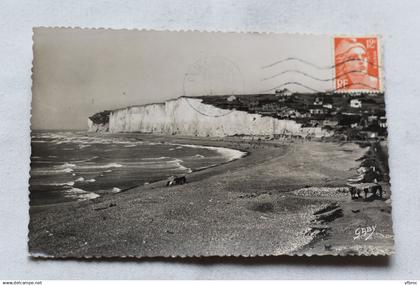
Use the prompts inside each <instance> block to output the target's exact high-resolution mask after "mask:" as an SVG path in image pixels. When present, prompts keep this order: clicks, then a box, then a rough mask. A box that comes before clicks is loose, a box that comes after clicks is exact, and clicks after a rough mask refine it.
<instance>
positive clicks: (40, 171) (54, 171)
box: [31, 168, 74, 175]
mask: <svg viewBox="0 0 420 285" xmlns="http://www.w3.org/2000/svg"><path fill="white" fill-rule="evenodd" d="M73 171H74V170H73V169H72V168H64V169H48V168H47V169H43V168H41V169H32V170H31V174H33V175H52V174H62V173H71V172H73Z"/></svg>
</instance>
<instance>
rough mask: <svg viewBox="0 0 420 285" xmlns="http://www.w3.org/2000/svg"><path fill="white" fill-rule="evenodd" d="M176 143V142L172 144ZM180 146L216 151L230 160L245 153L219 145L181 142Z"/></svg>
mask: <svg viewBox="0 0 420 285" xmlns="http://www.w3.org/2000/svg"><path fill="white" fill-rule="evenodd" d="M174 145H178V144H174ZM181 146H184V147H189V148H201V149H203V148H204V149H209V150H214V151H216V152H218V153H219V154H220V155H222V156H223V157H224V158H225V159H226V160H227V161H226V162H230V161H233V160H236V159H239V158H242V157H244V156H245V155H246V154H247V153H246V152H244V151H240V150H237V149H232V148H226V147H220V146H205V145H193V144H182V145H181Z"/></svg>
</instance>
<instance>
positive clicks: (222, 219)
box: [29, 134, 390, 257]
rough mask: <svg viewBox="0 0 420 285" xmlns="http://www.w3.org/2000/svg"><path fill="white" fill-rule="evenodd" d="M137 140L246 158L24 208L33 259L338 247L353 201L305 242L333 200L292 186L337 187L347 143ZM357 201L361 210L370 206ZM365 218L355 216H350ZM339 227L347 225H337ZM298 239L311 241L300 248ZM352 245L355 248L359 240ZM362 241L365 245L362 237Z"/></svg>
mask: <svg viewBox="0 0 420 285" xmlns="http://www.w3.org/2000/svg"><path fill="white" fill-rule="evenodd" d="M124 135H125V134H124ZM132 135H133V136H137V137H138V138H140V139H141V138H142V137H144V135H138V134H132ZM147 137H148V138H149V139H152V140H155V141H159V140H165V141H166V142H172V143H182V142H186V141H187V142H188V144H191V143H194V144H199V143H203V145H210V146H220V147H228V148H234V149H240V150H244V151H247V152H248V155H247V156H245V157H243V158H242V159H237V160H234V161H231V162H229V163H225V164H222V165H218V166H217V167H212V168H207V169H204V170H201V171H196V172H193V173H191V174H189V175H188V183H187V184H184V185H177V186H174V187H165V186H164V183H162V181H159V182H156V183H152V184H149V185H144V186H140V187H135V188H133V189H130V190H127V191H124V192H120V193H117V194H115V195H109V196H108V197H99V198H97V199H94V200H89V201H83V202H80V203H76V204H74V205H65V206H62V207H49V208H44V209H36V208H31V209H30V211H31V215H30V216H31V221H30V226H29V227H30V235H29V238H30V239H29V249H30V252H31V254H32V255H33V256H37V254H39V253H41V255H47V256H66V257H83V256H97V254H98V253H101V254H100V255H101V256H106V257H111V256H114V257H115V256H122V255H130V256H136V257H145V256H149V257H152V256H196V255H202V256H211V255H219V256H223V255H228V254H232V253H237V254H238V255H243V256H254V255H256V253H258V255H284V254H300V253H301V252H310V253H313V254H318V255H323V254H332V252H331V250H327V249H325V248H324V246H325V242H327V243H331V244H333V248H335V247H336V246H337V248H339V241H340V240H338V239H337V237H336V235H338V234H339V233H338V234H337V231H338V232H340V231H343V229H344V227H345V224H343V223H342V220H343V219H350V218H349V217H350V216H351V215H354V214H353V213H352V212H351V210H352V209H351V207H353V206H354V205H353V204H354V203H357V202H354V201H351V200H350V199H349V197H350V195H348V196H347V194H346V196H343V197H340V198H339V199H338V201H339V203H340V207H342V208H343V207H344V213H345V214H344V218H337V219H335V220H333V221H330V222H327V225H328V226H330V228H331V230H329V236H328V238H327V241H324V240H322V241H315V244H314V245H311V242H312V241H314V240H315V239H316V236H317V235H314V236H311V235H310V234H308V233H307V231H308V229H310V228H311V226H314V222H313V220H314V218H316V215H314V212H316V211H318V210H319V209H318V208H319V207H321V206H323V205H325V204H329V203H331V202H337V199H335V198H333V197H318V196H317V195H313V197H309V198H308V197H301V196H299V195H296V194H295V192H296V191H297V190H299V189H302V188H305V187H306V185H311V186H312V187H315V188H316V187H327V188H328V187H329V188H332V187H337V186H343V185H345V183H346V181H347V178H349V177H350V176H352V175H354V173H353V171H351V170H350V169H355V167H357V166H358V165H359V162H357V161H356V160H357V159H358V158H360V157H362V156H363V155H364V153H365V149H362V148H360V147H359V146H358V145H356V144H352V143H347V144H337V143H326V142H302V143H294V144H287V143H286V142H281V141H277V142H271V141H270V142H263V141H262V142H253V143H251V142H243V141H235V139H232V140H222V139H215V138H213V139H211V138H210V139H209V138H189V137H188V138H186V137H175V138H174V137H165V136H159V135H152V136H147ZM229 139H230V138H229ZM165 181H166V180H165ZM341 204H342V205H344V206H342V205H341ZM359 204H360V205H358V206H359V207H361V208H363V207H365V208H366V207H368V206H370V205H371V204H369V203H359ZM375 204H378V205H377V208H378V211H379V209H382V208H381V207H383V205H385V203H384V202H382V201H375ZM375 209H376V208H375ZM385 214H386V213H383V212H381V211H379V215H377V216H378V217H379V218H381V217H382V216H384V215H385ZM375 215H376V214H375ZM387 215H388V214H387ZM50 216H51V217H55V218H54V219H52V218H48V217H50ZM46 217H47V218H46ZM369 217H370V216H369V215H362V214H359V218H358V220H359V221H360V219H361V218H362V219H367V220H368V219H369ZM383 219H385V220H384V221H385V223H389V222H390V221H389V220H388V216H384V218H383ZM87 225H90V227H89V226H87ZM76 228H77V231H76V230H75V229H76ZM73 229H74V230H73ZM46 230H48V233H47V232H46ZM349 230H350V231H352V230H353V229H348V230H345V231H349ZM261 236H264V239H260V238H259V237H261ZM346 241H347V242H350V241H349V240H348V239H347V240H346ZM380 241H381V240H377V241H376V243H374V245H378V243H379V244H380ZM350 243H351V242H350ZM111 244H112V246H111ZM335 244H337V245H335ZM47 245H48V246H47ZM146 245H147V246H146ZM305 246H312V247H313V248H312V249H311V250H309V251H302V248H305ZM349 246H350V245H349ZM358 246H361V247H362V249H363V248H365V247H363V244H358ZM369 246H370V248H372V244H369ZM343 250H345V249H343ZM340 252H341V251H339V250H338V249H337V251H333V253H334V254H339V253H340ZM360 252H363V250H360ZM384 252H386V251H384ZM356 253H357V252H356Z"/></svg>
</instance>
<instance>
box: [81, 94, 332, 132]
mask: <svg viewBox="0 0 420 285" xmlns="http://www.w3.org/2000/svg"><path fill="white" fill-rule="evenodd" d="M89 131H92V132H96V131H109V132H112V133H117V132H145V133H161V134H171V135H175V134H179V135H191V136H203V137H205V136H209V137H224V136H232V135H256V136H258V135H264V136H266V135H267V136H269V135H273V134H289V135H298V136H303V137H306V136H308V135H311V136H314V137H322V136H331V135H332V133H330V132H328V131H326V130H322V129H321V128H319V127H314V128H303V127H302V126H301V124H299V123H296V122H295V121H293V120H279V119H276V118H273V117H269V116H261V115H258V114H251V113H248V112H245V111H236V110H226V109H221V108H217V107H215V106H213V105H208V104H203V103H202V99H198V98H197V99H196V98H187V97H180V98H177V99H174V100H168V101H166V102H165V103H158V104H148V105H142V106H132V107H127V108H123V109H118V110H113V111H111V112H110V115H109V123H108V124H95V123H93V122H92V121H91V120H90V119H89Z"/></svg>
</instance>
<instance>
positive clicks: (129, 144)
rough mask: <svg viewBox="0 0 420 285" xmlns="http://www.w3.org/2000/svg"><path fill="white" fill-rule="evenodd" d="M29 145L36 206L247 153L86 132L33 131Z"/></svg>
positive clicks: (88, 196)
mask: <svg viewBox="0 0 420 285" xmlns="http://www.w3.org/2000/svg"><path fill="white" fill-rule="evenodd" d="M31 147H32V155H31V172H30V180H29V190H30V196H29V197H30V205H32V206H41V205H51V204H58V203H64V202H70V201H84V200H89V199H95V198H98V197H100V196H103V195H110V194H115V193H119V192H121V191H124V190H128V189H132V188H135V187H137V186H142V185H145V184H148V183H152V182H155V181H159V180H163V179H167V178H168V177H170V176H177V175H185V174H186V175H188V173H191V172H193V171H198V170H202V169H206V168H209V167H213V166H216V165H219V164H223V163H227V162H230V161H233V160H235V159H238V158H241V157H242V156H244V155H245V153H244V152H242V151H239V150H234V149H229V148H223V147H212V146H200V145H190V144H176V143H170V142H162V141H160V142H156V141H155V140H150V141H148V140H147V139H145V138H144V136H143V137H142V136H140V135H139V136H135V135H134V136H133V135H132V134H117V135H104V134H92V133H87V132H83V131H35V132H32V135H31Z"/></svg>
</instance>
